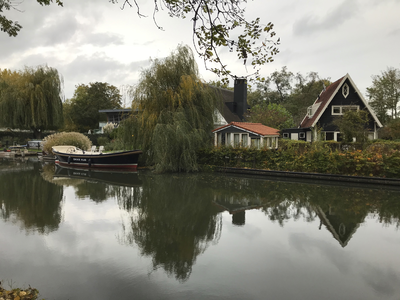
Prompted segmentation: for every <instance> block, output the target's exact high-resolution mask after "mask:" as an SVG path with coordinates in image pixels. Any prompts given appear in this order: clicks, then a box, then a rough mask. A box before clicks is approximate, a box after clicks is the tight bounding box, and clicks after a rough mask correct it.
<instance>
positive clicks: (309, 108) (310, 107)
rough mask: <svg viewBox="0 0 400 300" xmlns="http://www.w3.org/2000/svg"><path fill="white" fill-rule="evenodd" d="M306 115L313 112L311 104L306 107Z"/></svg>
mask: <svg viewBox="0 0 400 300" xmlns="http://www.w3.org/2000/svg"><path fill="white" fill-rule="evenodd" d="M307 115H308V116H309V117H312V115H313V113H312V106H309V107H308V108H307Z"/></svg>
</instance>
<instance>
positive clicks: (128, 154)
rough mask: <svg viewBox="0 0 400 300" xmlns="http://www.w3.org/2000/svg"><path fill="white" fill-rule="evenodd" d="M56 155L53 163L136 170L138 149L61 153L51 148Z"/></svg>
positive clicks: (139, 152) (81, 166)
mask: <svg viewBox="0 0 400 300" xmlns="http://www.w3.org/2000/svg"><path fill="white" fill-rule="evenodd" d="M53 153H54V155H55V156H56V160H55V163H56V164H58V165H61V166H69V167H80V168H101V169H104V168H110V169H130V170H136V169H137V164H138V160H139V155H140V154H142V151H140V150H132V151H123V152H114V153H101V154H91V153H90V152H86V153H85V154H73V153H62V152H57V151H54V150H53Z"/></svg>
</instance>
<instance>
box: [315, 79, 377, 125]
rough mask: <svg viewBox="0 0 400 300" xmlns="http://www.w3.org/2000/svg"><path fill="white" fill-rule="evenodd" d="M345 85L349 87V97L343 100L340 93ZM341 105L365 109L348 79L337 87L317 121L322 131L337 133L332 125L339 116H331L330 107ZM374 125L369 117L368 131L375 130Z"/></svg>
mask: <svg viewBox="0 0 400 300" xmlns="http://www.w3.org/2000/svg"><path fill="white" fill-rule="evenodd" d="M346 83H347V85H348V86H349V95H348V96H347V97H346V98H345V97H344V96H343V93H342V87H343V85H344V84H346ZM342 105H343V106H344V105H358V106H359V109H360V110H362V109H365V108H366V107H365V105H364V103H363V101H362V100H361V98H360V96H359V95H358V93H357V92H356V90H355V89H354V87H353V86H352V85H351V83H350V81H349V79H346V81H345V82H344V83H343V84H342V85H341V86H340V87H339V90H338V92H337V93H336V95H335V97H334V98H333V99H332V101H331V103H330V104H329V105H328V107H327V108H326V109H325V111H324V113H323V114H322V116H321V118H320V119H319V122H318V126H319V127H322V128H323V129H324V131H328V132H338V131H339V129H338V127H337V126H335V125H334V124H333V121H334V120H335V119H336V118H338V117H340V116H336V115H332V106H342ZM374 125H375V121H374V120H373V118H372V117H370V122H369V124H368V129H370V130H374V129H375V127H374Z"/></svg>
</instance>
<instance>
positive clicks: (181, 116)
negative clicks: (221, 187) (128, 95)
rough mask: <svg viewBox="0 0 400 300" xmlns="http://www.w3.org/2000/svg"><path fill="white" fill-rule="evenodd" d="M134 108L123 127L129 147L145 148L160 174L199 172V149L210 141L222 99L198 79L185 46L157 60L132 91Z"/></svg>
mask: <svg viewBox="0 0 400 300" xmlns="http://www.w3.org/2000/svg"><path fill="white" fill-rule="evenodd" d="M132 96H133V99H134V100H133V104H132V111H138V114H137V115H133V116H132V117H130V118H129V119H127V120H126V121H125V122H124V123H123V124H122V125H121V128H120V129H119V137H120V138H121V139H122V141H123V146H124V147H125V148H139V149H142V150H143V157H142V158H143V160H144V162H145V163H146V164H147V165H154V166H155V168H156V171H158V172H167V171H172V172H177V171H187V172H190V171H197V170H198V164H197V158H196V151H197V150H198V149H199V148H200V147H204V146H206V145H209V144H210V143H211V138H210V135H211V130H212V128H213V116H214V111H215V109H217V108H218V106H219V103H220V100H218V99H219V98H218V95H216V94H215V91H214V90H212V89H211V88H209V87H208V86H207V85H205V84H203V83H202V82H201V80H200V79H199V73H198V68H197V64H196V62H195V60H194V58H193V53H192V51H191V50H190V48H188V47H186V46H179V47H178V48H177V50H176V51H175V52H173V53H171V55H170V56H169V57H167V58H165V59H162V60H159V59H156V60H153V61H152V65H151V66H150V68H149V69H146V70H144V71H142V74H141V78H140V81H139V83H138V85H137V86H136V87H135V89H134V90H132Z"/></svg>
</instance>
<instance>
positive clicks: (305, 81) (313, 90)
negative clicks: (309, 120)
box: [284, 72, 331, 124]
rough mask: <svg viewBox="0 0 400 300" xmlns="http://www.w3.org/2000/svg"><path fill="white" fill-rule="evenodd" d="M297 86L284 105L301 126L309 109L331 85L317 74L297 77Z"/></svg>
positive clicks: (297, 75)
mask: <svg viewBox="0 0 400 300" xmlns="http://www.w3.org/2000/svg"><path fill="white" fill-rule="evenodd" d="M295 80H296V84H295V85H294V87H293V88H292V90H291V93H290V95H289V97H288V99H287V101H286V102H285V103H284V107H285V108H286V109H287V110H288V111H289V112H290V113H291V114H292V115H293V120H294V122H295V124H300V122H301V121H302V120H303V118H304V116H305V115H306V113H307V107H309V106H310V105H312V104H313V103H314V101H315V100H316V99H317V97H318V95H319V94H320V93H321V92H322V90H323V89H324V87H327V86H329V85H330V84H331V82H330V80H329V79H321V78H319V76H318V73H316V72H310V73H308V74H307V75H306V76H303V75H302V74H300V73H297V74H296V75H295Z"/></svg>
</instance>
